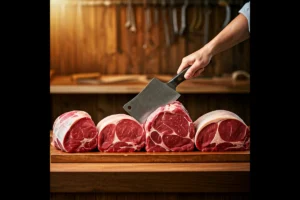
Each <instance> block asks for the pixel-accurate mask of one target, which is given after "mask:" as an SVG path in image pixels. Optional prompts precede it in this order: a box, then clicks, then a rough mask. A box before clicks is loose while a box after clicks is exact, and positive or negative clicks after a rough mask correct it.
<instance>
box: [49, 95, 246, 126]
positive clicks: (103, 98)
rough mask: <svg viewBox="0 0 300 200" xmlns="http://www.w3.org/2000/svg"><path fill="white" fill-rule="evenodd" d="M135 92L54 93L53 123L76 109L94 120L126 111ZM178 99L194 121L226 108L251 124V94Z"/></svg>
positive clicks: (196, 96) (185, 96) (52, 97)
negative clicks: (86, 113) (65, 113)
mask: <svg viewBox="0 0 300 200" xmlns="http://www.w3.org/2000/svg"><path fill="white" fill-rule="evenodd" d="M134 96H135V94H85V95H81V94H52V96H51V102H52V108H51V126H52V124H53V122H54V120H55V119H56V118H57V117H58V116H59V115H61V114H62V113H64V112H68V111H71V110H75V109H79V110H84V111H86V112H88V113H89V114H90V115H91V116H92V119H93V121H94V123H95V124H97V123H98V122H99V121H100V120H101V119H103V118H104V117H106V116H109V115H112V114H118V113H124V114H126V112H125V111H124V109H123V105H124V104H125V103H126V102H128V101H129V100H130V99H132V98H133V97H134ZM178 100H179V101H180V102H181V103H182V104H183V105H184V106H185V107H186V109H187V111H188V112H189V115H190V117H191V119H192V120H193V121H195V120H197V119H198V117H200V116H201V115H203V114H205V113H207V112H210V111H213V110H216V109H225V110H229V111H232V112H234V113H236V114H237V115H239V116H240V117H241V118H242V119H243V120H244V121H245V123H247V124H248V125H250V99H249V94H207V93H204V94H184V95H182V96H181V97H180V98H179V99H178ZM50 129H52V128H50Z"/></svg>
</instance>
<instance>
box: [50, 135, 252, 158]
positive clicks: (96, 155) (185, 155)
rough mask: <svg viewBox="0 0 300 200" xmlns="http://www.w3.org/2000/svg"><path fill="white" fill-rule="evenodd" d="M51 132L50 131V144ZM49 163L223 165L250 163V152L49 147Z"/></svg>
mask: <svg viewBox="0 0 300 200" xmlns="http://www.w3.org/2000/svg"><path fill="white" fill-rule="evenodd" d="M51 138H52V131H50V142H51ZM50 160H51V163H218V162H220V163H224V162H231V163H232V162H250V151H232V152H200V151H197V150H195V151H192V152H145V151H141V152H128V153H105V152H99V151H93V152H85V153H66V152H62V151H61V150H58V149H56V148H55V147H53V146H52V145H50Z"/></svg>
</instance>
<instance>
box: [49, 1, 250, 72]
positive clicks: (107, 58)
mask: <svg viewBox="0 0 300 200" xmlns="http://www.w3.org/2000/svg"><path fill="white" fill-rule="evenodd" d="M61 2H63V1H61ZM236 2H240V3H237V4H232V5H231V19H233V18H234V17H235V16H237V14H238V10H239V9H240V8H241V6H242V5H243V2H245V1H242V0H240V1H236ZM155 8H157V9H158V11H159V23H158V24H155V23H154V17H153V11H154V9H155ZM210 8H211V11H212V12H211V14H210V21H209V23H210V27H209V36H208V39H209V40H210V39H212V38H213V37H214V36H215V35H216V34H218V33H219V31H220V30H221V29H222V23H223V21H224V19H225V8H224V7H221V6H218V5H216V4H212V5H211V7H210ZM133 10H134V13H135V19H136V27H137V31H136V32H131V31H130V30H128V29H126V28H125V26H124V24H125V22H126V5H124V4H122V5H120V6H118V7H117V6H116V5H110V6H103V5H97V6H82V7H80V9H79V8H78V7H77V6H72V5H68V4H66V5H65V6H62V5H61V4H51V13H50V21H51V23H50V30H51V31H50V32H51V33H50V37H51V38H50V41H51V42H50V48H51V55H50V56H51V59H50V61H51V68H53V69H55V72H56V74H57V75H68V74H72V73H80V72H95V71H97V72H100V73H102V74H153V73H160V74H174V73H176V71H177V68H178V67H179V65H180V63H181V60H182V58H183V57H184V56H186V55H188V54H190V53H192V52H194V51H196V50H198V49H199V48H201V47H202V46H203V45H204V43H203V42H204V30H203V28H204V26H203V25H202V26H200V28H199V29H198V30H192V29H190V27H191V23H192V22H193V20H194V18H195V16H196V15H197V14H199V13H200V14H201V16H202V18H203V21H204V14H203V13H204V9H203V6H199V5H198V6H197V5H189V6H188V8H187V21H186V24H187V28H186V31H185V32H184V34H183V35H177V36H174V37H173V38H174V42H173V43H172V44H171V46H167V45H166V37H165V34H164V26H163V24H164V23H163V22H164V20H163V19H164V18H163V16H162V14H163V9H162V6H161V5H158V6H156V7H155V6H151V11H152V12H151V14H152V16H151V19H152V20H151V21H152V22H153V23H152V28H151V30H150V37H151V39H152V40H153V42H154V45H153V46H150V47H149V48H146V49H144V48H143V44H144V42H145V40H146V36H147V34H146V32H145V29H144V28H145V12H144V8H143V5H133ZM169 10H170V9H169V7H167V8H166V15H165V17H166V20H168V27H169V31H171V24H170V17H169V15H170V13H169ZM176 10H177V19H178V26H179V28H180V25H181V16H180V14H181V6H176ZM198 19H199V18H198ZM249 44H250V40H247V41H245V42H242V43H240V44H238V45H237V46H235V47H233V48H231V49H229V50H227V51H225V52H222V53H220V54H218V55H216V56H215V57H214V58H213V64H212V65H211V66H210V67H209V68H207V69H206V71H205V72H203V75H207V76H212V75H222V74H223V73H231V72H232V71H233V70H237V69H243V70H246V71H249V58H250V54H249V50H250V48H249Z"/></svg>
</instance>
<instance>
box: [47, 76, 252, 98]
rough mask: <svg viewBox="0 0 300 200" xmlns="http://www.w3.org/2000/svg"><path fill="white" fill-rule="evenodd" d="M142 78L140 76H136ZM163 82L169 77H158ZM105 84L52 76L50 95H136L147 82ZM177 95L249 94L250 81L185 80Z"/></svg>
mask: <svg viewBox="0 0 300 200" xmlns="http://www.w3.org/2000/svg"><path fill="white" fill-rule="evenodd" d="M125 76H126V75H115V76H114V75H102V76H101V78H103V79H111V78H114V77H120V78H122V77H125ZM137 76H142V75H137ZM158 77H160V78H161V80H163V81H167V80H170V79H171V78H172V77H171V76H158ZM141 80H142V79H140V80H137V81H127V82H115V83H112V82H105V83H99V84H90V83H85V84H84V83H76V82H75V81H72V79H71V76H54V77H53V78H52V79H51V81H50V93H51V94H93V93H94V94H109V93H110V94H112V93H117V94H137V93H139V92H140V91H142V90H143V89H144V87H145V86H146V85H147V83H148V82H149V80H150V79H147V81H141ZM177 91H178V92H179V93H249V92H250V81H249V80H245V81H234V80H232V79H231V78H212V79H208V78H196V79H191V80H186V81H184V82H183V83H181V84H180V85H179V86H178V87H177Z"/></svg>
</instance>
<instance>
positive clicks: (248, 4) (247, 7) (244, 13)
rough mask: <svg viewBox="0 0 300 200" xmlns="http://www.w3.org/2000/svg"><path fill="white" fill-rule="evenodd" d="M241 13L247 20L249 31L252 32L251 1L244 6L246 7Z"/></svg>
mask: <svg viewBox="0 0 300 200" xmlns="http://www.w3.org/2000/svg"><path fill="white" fill-rule="evenodd" d="M239 13H241V14H243V15H244V16H245V17H246V18H247V20H248V30H249V32H250V1H249V2H247V3H245V4H244V6H243V7H242V8H241V9H240V10H239Z"/></svg>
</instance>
